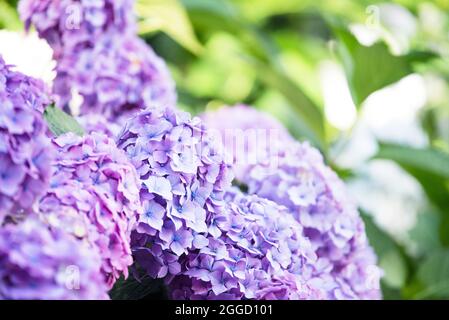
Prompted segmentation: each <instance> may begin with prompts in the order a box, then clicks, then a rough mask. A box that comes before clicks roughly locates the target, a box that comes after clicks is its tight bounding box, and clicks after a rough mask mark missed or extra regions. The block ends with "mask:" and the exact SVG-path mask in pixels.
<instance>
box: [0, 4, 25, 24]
mask: <svg viewBox="0 0 449 320" xmlns="http://www.w3.org/2000/svg"><path fill="white" fill-rule="evenodd" d="M0 28H5V29H10V30H17V29H20V28H22V23H21V22H20V19H19V15H18V13H17V11H16V10H15V9H14V8H13V7H12V6H11V5H10V4H8V2H6V1H0Z"/></svg>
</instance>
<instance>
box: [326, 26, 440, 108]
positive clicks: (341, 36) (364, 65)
mask: <svg viewBox="0 0 449 320" xmlns="http://www.w3.org/2000/svg"><path fill="white" fill-rule="evenodd" d="M334 31H335V33H336V35H337V38H338V40H339V45H338V46H337V52H338V54H339V56H340V58H341V60H342V63H343V67H344V69H345V72H346V76H347V79H348V83H349V87H350V89H351V94H352V97H353V99H354V102H355V104H356V105H357V106H358V107H360V106H361V105H362V102H363V101H364V100H365V99H366V98H367V97H368V96H369V95H370V94H371V93H373V92H375V91H377V90H379V89H382V88H384V87H386V86H388V85H391V84H393V83H395V82H397V81H399V80H400V79H402V78H403V77H405V76H407V75H409V74H410V73H412V72H413V71H414V70H413V65H414V64H415V63H418V62H425V61H427V60H429V59H431V58H433V57H434V56H435V55H434V54H432V53H429V52H412V53H410V54H408V55H403V56H394V55H392V54H391V53H390V51H389V49H388V46H387V45H386V44H385V43H384V42H376V43H375V44H373V45H372V46H369V47H367V46H363V45H361V44H360V43H359V42H358V41H357V39H356V38H355V37H354V36H353V35H352V34H351V33H350V32H349V31H347V30H345V29H343V28H341V27H334Z"/></svg>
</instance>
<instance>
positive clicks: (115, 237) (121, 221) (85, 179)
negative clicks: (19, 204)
mask: <svg viewBox="0 0 449 320" xmlns="http://www.w3.org/2000/svg"><path fill="white" fill-rule="evenodd" d="M54 144H55V145H56V146H57V150H58V154H57V156H56V161H55V163H54V166H55V173H54V175H53V176H52V178H51V182H50V183H51V185H50V189H49V190H48V192H47V194H46V195H45V197H44V198H43V199H42V200H41V202H40V212H41V215H42V216H43V219H45V221H47V222H48V223H49V224H50V225H54V224H56V225H57V227H59V228H62V229H64V230H66V232H68V233H71V234H72V235H73V236H75V237H77V238H79V239H82V240H84V242H88V243H90V244H91V246H92V247H94V248H98V250H99V252H100V254H101V257H102V266H101V271H102V273H103V274H104V275H105V278H106V282H107V284H108V285H109V286H112V284H113V283H114V282H115V280H116V279H117V278H118V277H120V275H121V274H122V273H124V274H125V276H127V272H128V266H130V265H131V264H132V262H133V259H132V255H131V248H130V235H131V231H132V229H133V227H134V225H135V221H136V219H137V215H138V214H139V213H140V211H141V203H140V199H139V181H138V177H137V173H136V170H135V168H134V167H133V166H132V165H131V164H130V163H129V161H128V159H127V157H126V156H125V154H124V153H123V151H121V150H119V149H118V148H117V147H116V144H115V142H114V141H113V140H111V139H110V138H108V137H106V136H105V135H103V134H96V133H92V134H91V135H87V136H85V137H84V138H81V137H78V136H76V135H74V134H72V133H67V134H64V135H62V136H59V137H58V138H55V139H54Z"/></svg>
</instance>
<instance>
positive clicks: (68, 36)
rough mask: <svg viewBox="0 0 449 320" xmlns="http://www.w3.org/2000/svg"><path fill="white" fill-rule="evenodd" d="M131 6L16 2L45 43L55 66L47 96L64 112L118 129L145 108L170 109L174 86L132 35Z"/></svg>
mask: <svg viewBox="0 0 449 320" xmlns="http://www.w3.org/2000/svg"><path fill="white" fill-rule="evenodd" d="M133 3H134V1H133V0H119V1H112V0H98V1H95V2H92V1H76V0H64V1H50V0H22V1H21V2H20V4H19V11H20V13H21V18H22V20H23V21H25V24H26V27H27V28H28V27H29V26H30V25H34V26H35V27H36V29H37V31H38V33H39V36H40V37H41V38H44V39H46V40H47V42H48V43H49V44H50V46H51V47H52V48H53V51H54V59H55V60H56V62H57V67H56V78H55V80H54V84H53V92H54V94H55V98H56V104H57V105H58V106H59V107H61V108H66V107H67V106H69V105H70V104H71V102H74V100H73V99H72V98H73V97H72V96H73V94H76V95H77V96H79V98H80V100H81V101H80V102H79V103H80V105H79V106H78V105H77V106H75V107H80V112H81V115H86V114H92V113H96V114H102V115H103V116H105V117H106V118H107V119H108V120H112V121H114V123H117V124H120V123H119V122H120V121H118V120H119V119H118V118H121V117H128V116H130V115H132V114H133V113H134V112H135V111H136V110H139V109H140V108H142V107H144V106H149V105H163V106H173V105H175V103H176V92H175V84H174V81H173V80H172V79H171V76H170V72H169V70H168V68H167V66H166V65H165V63H164V61H163V60H162V59H161V58H159V57H158V56H157V55H156V54H155V53H154V52H153V50H152V49H151V48H150V47H149V46H148V45H147V44H146V43H145V42H144V41H143V40H141V39H140V38H139V37H138V36H137V35H136V18H135V16H134V13H133Z"/></svg>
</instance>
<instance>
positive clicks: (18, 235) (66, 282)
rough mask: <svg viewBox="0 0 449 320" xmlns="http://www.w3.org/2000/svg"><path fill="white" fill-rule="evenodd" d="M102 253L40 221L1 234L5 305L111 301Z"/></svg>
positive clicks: (32, 218)
mask: <svg viewBox="0 0 449 320" xmlns="http://www.w3.org/2000/svg"><path fill="white" fill-rule="evenodd" d="M100 266H101V260H100V257H99V253H98V251H95V250H92V248H89V247H88V246H86V245H85V244H84V243H83V242H81V241H77V240H76V239H75V238H73V237H72V236H71V235H69V234H67V233H66V232H64V231H63V230H61V229H58V228H51V229H50V228H49V227H48V225H46V224H45V223H43V222H41V221H40V220H39V219H37V218H36V216H34V215H33V216H30V217H28V218H27V219H26V220H25V221H23V222H21V223H19V224H18V225H16V224H6V225H4V226H3V227H2V228H0V299H13V300H18V299H26V300H34V299H42V300H73V299H82V300H85V299H109V297H108V295H107V289H108V288H107V287H106V285H105V283H104V279H103V277H102V275H101V273H100Z"/></svg>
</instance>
